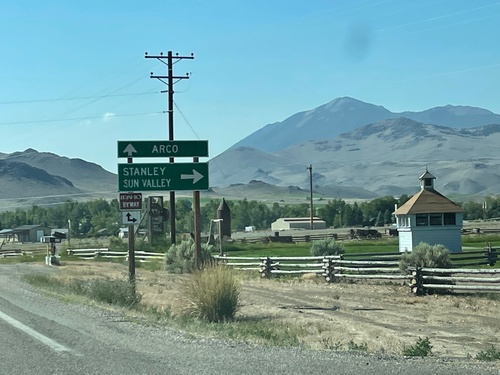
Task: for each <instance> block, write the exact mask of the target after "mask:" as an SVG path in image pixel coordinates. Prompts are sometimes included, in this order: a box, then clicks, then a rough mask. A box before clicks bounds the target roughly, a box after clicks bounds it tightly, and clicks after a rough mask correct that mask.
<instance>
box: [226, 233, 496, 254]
mask: <svg viewBox="0 0 500 375" xmlns="http://www.w3.org/2000/svg"><path fill="white" fill-rule="evenodd" d="M488 243H491V246H492V247H497V248H498V247H500V236H498V235H495V236H494V235H478V236H464V237H463V239H462V244H463V246H464V247H465V249H464V252H466V251H467V250H468V249H470V250H472V248H474V249H477V250H480V249H484V248H486V247H487V246H488ZM311 244H312V243H229V244H224V247H223V252H224V253H225V254H227V255H228V256H241V257H267V256H309V255H310V249H311ZM342 245H343V246H344V248H345V253H346V254H352V253H386V252H394V253H398V239H397V238H391V239H382V240H375V241H345V242H342Z"/></svg>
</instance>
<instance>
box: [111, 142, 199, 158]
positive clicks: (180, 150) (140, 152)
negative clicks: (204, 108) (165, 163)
mask: <svg viewBox="0 0 500 375" xmlns="http://www.w3.org/2000/svg"><path fill="white" fill-rule="evenodd" d="M203 156H208V141H118V157H119V158H157V157H168V158H175V157H178V158H180V157H203Z"/></svg>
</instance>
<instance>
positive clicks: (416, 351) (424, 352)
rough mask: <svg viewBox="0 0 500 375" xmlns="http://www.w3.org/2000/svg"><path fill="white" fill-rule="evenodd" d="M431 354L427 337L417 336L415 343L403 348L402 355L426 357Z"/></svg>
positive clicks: (430, 346)
mask: <svg viewBox="0 0 500 375" xmlns="http://www.w3.org/2000/svg"><path fill="white" fill-rule="evenodd" d="M431 354H432V345H431V341H430V340H429V338H428V337H426V338H424V339H423V338H421V337H419V338H418V340H417V343H416V344H415V345H413V346H409V347H405V348H404V349H403V355H405V356H408V357H427V356H429V355H431Z"/></svg>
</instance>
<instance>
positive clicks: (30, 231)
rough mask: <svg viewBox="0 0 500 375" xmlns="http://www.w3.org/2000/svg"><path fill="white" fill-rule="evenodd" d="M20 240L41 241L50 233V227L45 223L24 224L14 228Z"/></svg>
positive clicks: (13, 230) (13, 231)
mask: <svg viewBox="0 0 500 375" xmlns="http://www.w3.org/2000/svg"><path fill="white" fill-rule="evenodd" d="M12 233H13V235H14V237H15V238H16V239H17V241H19V242H40V240H41V238H42V237H43V236H48V235H50V228H49V227H45V226H43V225H22V226H20V227H17V228H14V229H12Z"/></svg>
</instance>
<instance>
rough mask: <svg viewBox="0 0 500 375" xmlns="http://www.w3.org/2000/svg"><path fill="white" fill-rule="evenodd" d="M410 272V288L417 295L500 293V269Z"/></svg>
mask: <svg viewBox="0 0 500 375" xmlns="http://www.w3.org/2000/svg"><path fill="white" fill-rule="evenodd" d="M409 271H410V272H411V279H410V283H409V286H410V288H411V291H412V292H413V293H414V294H416V295H424V294H428V293H429V292H435V291H437V290H441V291H442V290H447V291H449V290H465V291H474V292H500V269H456V268H413V269H409ZM464 275H466V276H464ZM478 275H480V276H484V275H489V277H477V276H478ZM491 284H496V285H491Z"/></svg>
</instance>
